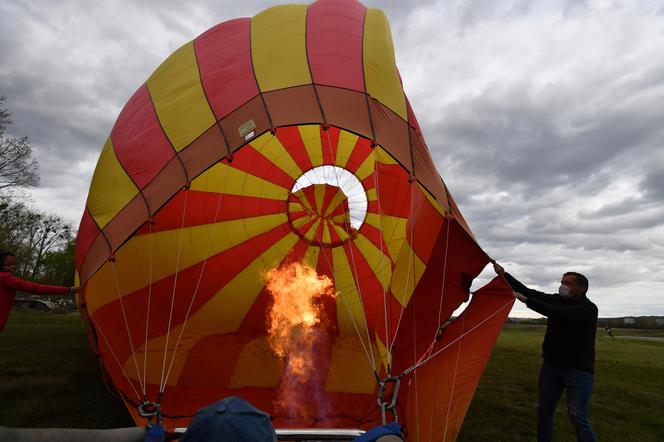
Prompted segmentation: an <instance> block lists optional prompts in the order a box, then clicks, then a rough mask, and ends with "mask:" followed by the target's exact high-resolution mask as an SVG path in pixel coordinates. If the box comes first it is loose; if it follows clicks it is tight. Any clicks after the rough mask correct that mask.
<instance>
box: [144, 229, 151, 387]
mask: <svg viewBox="0 0 664 442" xmlns="http://www.w3.org/2000/svg"><path fill="white" fill-rule="evenodd" d="M152 266H153V262H152V218H150V219H149V220H148V267H149V274H148V281H149V285H148V306H147V309H146V311H145V341H144V342H145V344H144V347H145V348H144V350H143V397H145V396H146V394H147V393H146V385H147V383H148V374H147V366H148V330H149V329H150V306H151V305H152V270H153V269H152Z"/></svg>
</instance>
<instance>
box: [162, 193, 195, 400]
mask: <svg viewBox="0 0 664 442" xmlns="http://www.w3.org/2000/svg"><path fill="white" fill-rule="evenodd" d="M188 201H189V189H188V188H185V191H184V204H183V206H182V222H181V223H180V235H179V239H178V256H177V260H176V263H175V279H174V281H173V292H172V294H171V306H170V308H169V311H168V327H167V328H166V343H165V344H164V360H163V362H162V365H161V379H160V382H159V393H160V394H161V393H163V392H164V389H165V388H166V382H165V376H164V373H165V371H166V355H167V353H168V342H169V340H170V337H171V323H172V321H173V306H174V305H175V292H176V288H177V285H178V275H179V274H180V255H181V254H182V237H183V236H184V235H183V232H184V220H185V215H186V213H187V203H188ZM173 352H174V353H175V349H173Z"/></svg>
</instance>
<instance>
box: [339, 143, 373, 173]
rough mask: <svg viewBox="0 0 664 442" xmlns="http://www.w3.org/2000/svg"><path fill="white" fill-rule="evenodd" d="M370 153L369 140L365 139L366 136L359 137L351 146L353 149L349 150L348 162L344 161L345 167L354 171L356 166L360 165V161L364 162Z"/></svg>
mask: <svg viewBox="0 0 664 442" xmlns="http://www.w3.org/2000/svg"><path fill="white" fill-rule="evenodd" d="M371 153H372V148H371V141H369V140H367V139H366V138H362V137H359V138H358V139H357V142H356V143H355V146H354V147H353V151H352V152H351V154H350V157H349V158H348V162H347V163H346V167H345V168H346V169H347V170H349V171H351V172H352V173H355V172H356V171H357V168H358V167H360V166H361V165H362V163H364V160H366V159H367V157H368V156H369V155H371Z"/></svg>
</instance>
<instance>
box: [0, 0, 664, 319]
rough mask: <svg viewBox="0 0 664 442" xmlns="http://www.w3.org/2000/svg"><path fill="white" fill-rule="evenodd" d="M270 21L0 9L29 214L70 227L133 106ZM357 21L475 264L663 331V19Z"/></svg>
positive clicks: (522, 14)
mask: <svg viewBox="0 0 664 442" xmlns="http://www.w3.org/2000/svg"><path fill="white" fill-rule="evenodd" d="M192 4H195V6H192ZM274 4H275V3H272V2H268V1H264V0H260V1H259V0H246V1H243V2H235V1H233V2H231V1H218V0H216V1H199V2H181V1H157V0H152V1H141V2H133V1H125V0H122V1H120V0H118V1H97V2H90V1H84V0H78V1H77V0H70V1H64V0H55V1H47V0H42V1H36V0H29V1H28V0H25V1H21V0H12V1H5V2H2V3H0V54H1V59H2V61H1V62H0V95H5V96H7V101H6V103H5V105H6V106H7V107H8V108H9V109H10V111H11V112H12V113H13V114H14V115H13V120H14V124H13V126H12V127H11V129H10V132H11V134H13V135H16V136H19V135H20V136H23V135H27V136H28V137H29V139H30V141H31V143H32V146H33V152H34V156H35V157H36V158H37V159H38V161H39V163H40V174H41V184H40V186H39V188H37V189H35V190H34V191H33V192H32V199H33V202H34V203H33V205H34V207H36V208H38V209H40V210H43V211H47V212H53V213H57V214H59V215H61V216H62V217H64V218H65V219H67V220H69V221H71V222H72V223H74V224H77V223H78V221H79V219H80V216H81V213H82V210H83V208H84V205H85V199H86V196H87V189H88V186H89V183H90V179H91V176H92V172H93V169H94V166H95V164H96V161H97V157H98V155H99V152H100V150H101V147H102V145H103V143H104V141H105V140H106V138H107V136H108V134H109V133H110V130H111V127H112V125H113V123H114V121H115V119H116V117H117V115H118V113H119V112H120V110H121V109H122V107H123V105H124V103H125V102H126V101H127V99H128V98H129V97H130V96H131V94H132V93H133V92H134V91H135V90H136V88H138V86H140V85H141V84H142V83H143V82H144V81H145V80H146V79H147V77H148V76H149V75H150V74H151V73H152V71H153V70H154V69H155V68H156V67H157V66H158V65H159V64H160V63H161V61H163V60H164V59H165V58H166V57H167V56H168V55H169V54H170V53H171V52H173V51H174V50H175V49H176V48H178V47H179V46H181V45H182V44H184V43H186V42H187V41H190V40H191V39H193V38H194V37H196V36H197V35H199V34H201V33H202V32H204V31H205V30H206V29H208V28H210V27H212V26H213V25H215V24H217V23H219V22H222V21H225V20H228V19H231V18H236V17H242V16H252V15H254V14H256V13H258V12H260V11H261V10H262V9H265V8H266V7H268V6H272V5H274ZM365 4H366V5H367V6H370V7H380V8H382V9H383V10H384V11H385V12H386V14H387V16H388V18H389V19H390V22H391V24H392V32H393V37H394V42H395V47H396V52H397V63H398V65H399V68H400V71H401V74H402V77H403V79H404V87H405V89H406V93H407V94H408V96H409V98H410V100H411V102H412V104H413V108H414V109H415V113H416V114H417V116H418V119H419V121H420V123H421V125H422V128H423V131H424V135H425V138H426V140H427V142H428V145H429V149H430V150H431V152H432V156H433V157H434V159H435V161H436V164H437V166H438V170H439V171H440V173H441V175H442V176H443V178H444V180H445V181H446V183H447V185H448V186H449V188H450V190H451V192H452V195H453V196H454V197H455V198H456V200H457V202H458V203H459V205H460V207H461V210H462V211H463V213H464V215H465V216H466V218H467V219H468V221H469V223H470V225H471V228H472V229H473V230H474V232H475V234H476V236H477V238H478V240H479V242H480V244H481V245H482V246H483V247H484V248H485V250H487V252H488V253H489V254H490V255H491V256H492V257H493V258H495V259H496V260H497V261H499V262H501V263H502V264H503V265H504V266H505V267H506V268H507V270H508V271H510V272H511V273H513V274H514V275H516V276H517V277H519V278H520V279H521V280H522V281H523V282H525V283H527V284H530V285H532V286H533V287H536V288H539V289H542V290H545V291H555V290H556V289H557V287H558V285H559V282H558V281H559V278H560V275H561V273H562V272H563V271H566V270H576V271H579V272H582V273H585V274H586V275H587V276H588V277H589V279H590V284H591V289H590V293H589V296H590V298H591V299H593V300H594V301H595V302H596V303H597V304H598V306H599V309H600V316H605V317H607V316H622V315H651V314H658V315H664V56H663V53H662V48H664V3H663V2H662V1H661V0H652V1H647V0H634V1H611V0H609V1H602V0H598V1H583V0H578V1H575V0H560V1H555V0H547V1H537V0H512V1H501V2H497V1H493V0H466V1H463V0H457V1H449V0H441V1H398V0H389V1H382V2H381V1H368V0H367V1H366V2H365ZM512 314H513V315H516V316H523V315H527V314H528V311H527V310H526V309H524V308H523V307H522V306H516V307H515V309H514V310H513V312H512Z"/></svg>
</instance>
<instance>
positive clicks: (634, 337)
mask: <svg viewBox="0 0 664 442" xmlns="http://www.w3.org/2000/svg"><path fill="white" fill-rule="evenodd" d="M616 339H635V340H637V341H655V342H664V338H656V337H654V336H616Z"/></svg>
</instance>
